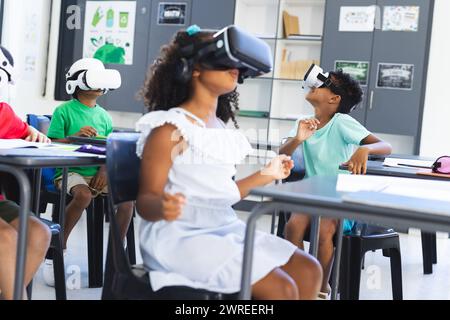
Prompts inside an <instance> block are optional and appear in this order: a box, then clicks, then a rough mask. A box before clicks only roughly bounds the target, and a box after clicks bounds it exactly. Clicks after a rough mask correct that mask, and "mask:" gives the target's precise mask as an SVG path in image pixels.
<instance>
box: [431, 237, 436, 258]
mask: <svg viewBox="0 0 450 320" xmlns="http://www.w3.org/2000/svg"><path fill="white" fill-rule="evenodd" d="M431 261H432V262H433V264H436V263H437V239H436V232H434V233H432V236H431Z"/></svg>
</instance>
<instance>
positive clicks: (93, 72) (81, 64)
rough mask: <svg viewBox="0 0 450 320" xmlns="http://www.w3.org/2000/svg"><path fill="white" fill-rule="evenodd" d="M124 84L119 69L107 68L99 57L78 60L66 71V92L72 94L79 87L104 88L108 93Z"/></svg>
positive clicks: (84, 89) (89, 88) (88, 88)
mask: <svg viewBox="0 0 450 320" xmlns="http://www.w3.org/2000/svg"><path fill="white" fill-rule="evenodd" d="M121 85H122V78H121V76H120V73H119V71H117V70H112V69H105V66H104V65H103V63H102V62H101V61H100V60H98V59H93V58H84V59H81V60H78V61H76V62H75V63H74V64H73V65H72V66H71V67H70V69H69V71H68V72H67V73H66V92H67V93H68V94H70V95H73V94H74V93H75V90H76V89H77V88H79V89H80V90H83V91H89V90H94V91H97V90H102V91H103V93H105V94H106V93H107V92H108V91H109V90H115V89H118V88H120V86H121Z"/></svg>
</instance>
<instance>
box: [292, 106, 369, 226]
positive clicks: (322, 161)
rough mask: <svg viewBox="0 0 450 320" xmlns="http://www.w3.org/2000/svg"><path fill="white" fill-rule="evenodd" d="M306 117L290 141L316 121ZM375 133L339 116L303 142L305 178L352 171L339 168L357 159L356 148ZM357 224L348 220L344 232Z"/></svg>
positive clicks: (347, 118) (345, 222)
mask: <svg viewBox="0 0 450 320" xmlns="http://www.w3.org/2000/svg"><path fill="white" fill-rule="evenodd" d="M313 117H314V116H310V117H304V118H300V119H299V120H297V122H296V123H295V126H294V128H292V130H291V132H290V133H289V137H290V138H292V137H295V136H296V135H297V128H298V123H299V122H300V120H303V119H309V118H313ZM370 134H371V133H370V131H368V130H367V129H366V128H364V126H363V125H361V124H360V123H359V122H358V121H356V120H355V119H353V118H352V117H351V116H349V115H347V114H342V113H336V114H335V115H334V117H333V118H332V119H331V120H330V122H328V123H327V124H326V126H324V127H323V128H321V129H319V130H317V131H316V132H315V133H314V135H312V136H311V137H310V138H309V139H308V140H306V141H305V142H303V144H302V147H303V157H304V161H305V170H306V176H305V177H313V176H335V175H338V174H340V173H344V174H349V172H348V171H344V170H339V166H340V165H341V164H342V163H344V162H346V161H348V160H349V159H350V158H351V156H352V155H353V152H354V149H355V146H359V145H360V144H361V141H362V140H363V139H364V138H366V137H367V136H369V135H370ZM353 224H354V221H351V220H344V232H349V231H350V230H351V229H352V227H353Z"/></svg>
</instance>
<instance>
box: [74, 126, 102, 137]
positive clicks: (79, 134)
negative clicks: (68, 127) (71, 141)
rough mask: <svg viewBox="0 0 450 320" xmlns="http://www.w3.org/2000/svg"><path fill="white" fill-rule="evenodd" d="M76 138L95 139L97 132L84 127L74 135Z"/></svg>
mask: <svg viewBox="0 0 450 320" xmlns="http://www.w3.org/2000/svg"><path fill="white" fill-rule="evenodd" d="M74 136H76V137H89V138H91V137H96V136H97V130H95V128H92V127H90V126H86V127H83V128H81V129H80V131H78V132H77V133H75V134H74Z"/></svg>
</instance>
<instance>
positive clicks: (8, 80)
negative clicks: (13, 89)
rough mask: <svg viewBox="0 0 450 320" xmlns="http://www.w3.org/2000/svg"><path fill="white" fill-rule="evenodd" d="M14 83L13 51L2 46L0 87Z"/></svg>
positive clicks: (0, 52) (0, 51) (0, 50)
mask: <svg viewBox="0 0 450 320" xmlns="http://www.w3.org/2000/svg"><path fill="white" fill-rule="evenodd" d="M9 84H14V60H13V58H12V55H11V53H10V52H9V51H8V50H7V49H6V48H3V47H0V88H6V87H7V86H8V85H9Z"/></svg>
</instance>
